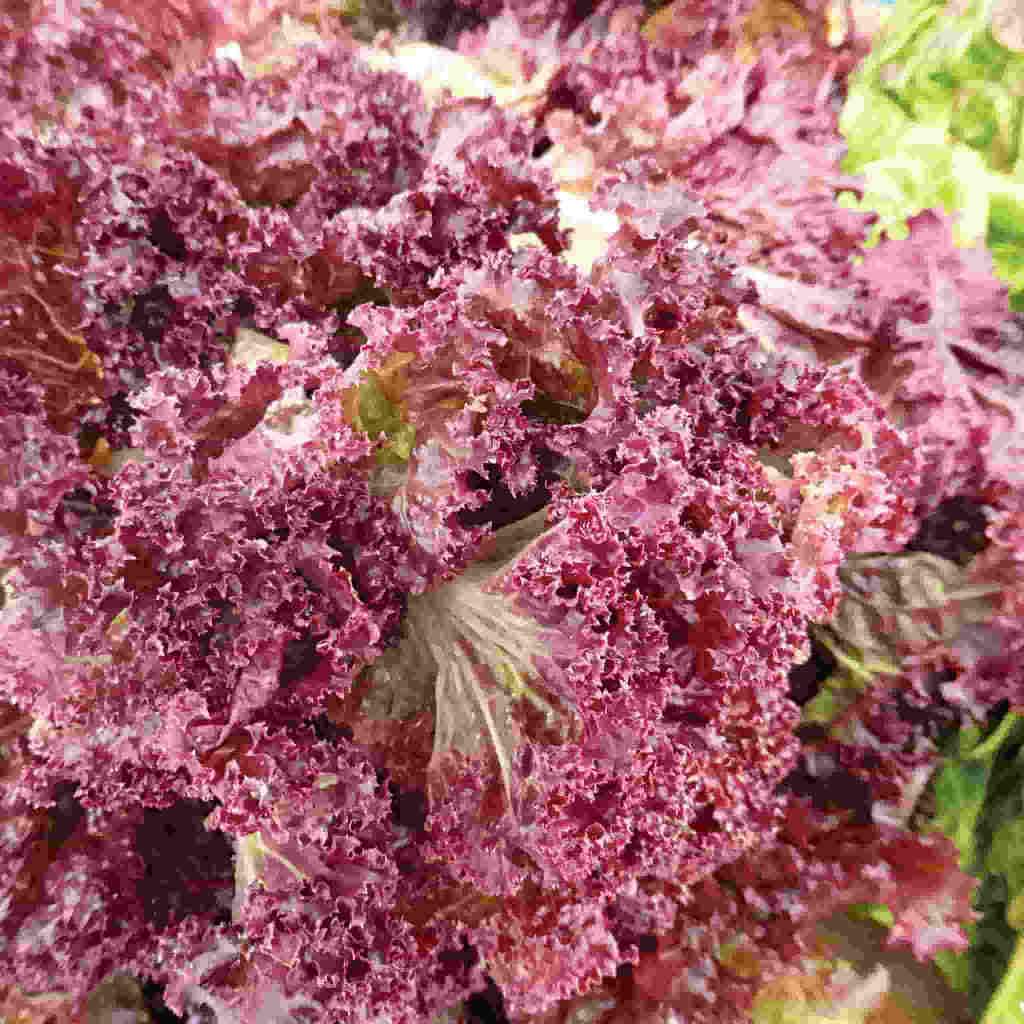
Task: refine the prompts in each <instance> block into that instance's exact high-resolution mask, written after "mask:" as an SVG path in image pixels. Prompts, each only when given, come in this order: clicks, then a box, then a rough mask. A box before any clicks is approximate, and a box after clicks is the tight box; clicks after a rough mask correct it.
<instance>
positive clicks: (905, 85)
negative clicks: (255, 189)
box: [840, 0, 1024, 310]
mask: <svg viewBox="0 0 1024 1024" xmlns="http://www.w3.org/2000/svg"><path fill="white" fill-rule="evenodd" d="M1006 7H1007V5H1006V4H993V3H992V2H983V0H969V2H967V3H962V4H958V5H950V4H947V3H946V0H905V2H903V3H901V4H899V5H898V6H897V8H896V9H895V11H894V12H893V14H892V15H891V17H890V18H889V19H888V21H887V23H886V26H885V28H884V30H883V31H882V32H881V33H880V35H879V37H878V39H877V40H876V44H875V46H874V49H873V50H872V52H871V54H870V55H869V57H868V58H867V59H866V60H865V61H864V63H863V65H862V66H861V68H860V69H859V70H858V72H857V74H856V75H855V76H854V77H853V78H852V79H851V81H850V89H849V94H848V98H847V102H846V106H845V108H844V110H843V114H842V117H841V119H840V128H841V131H842V133H843V135H844V137H845V138H846V141H847V143H848V146H849V150H848V154H847V158H846V161H845V164H844V169H845V170H847V171H849V172H850V173H858V174H862V175H863V176H864V179H865V181H864V191H863V193H862V195H860V196H859V197H855V196H853V195H852V194H851V193H846V194H845V195H844V196H843V197H842V203H843V205H844V206H846V207H848V208H852V209H858V210H862V211H871V212H875V213H877V214H878V221H877V222H876V225H875V228H874V234H873V236H872V238H871V243H872V244H873V243H876V242H877V241H878V240H879V238H880V237H881V236H882V235H883V234H888V235H889V237H891V238H897V239H898V238H905V237H906V232H907V228H906V222H907V220H908V219H909V218H910V217H912V216H914V215H915V214H917V213H919V212H920V211H921V210H925V209H929V208H933V207H938V206H942V207H944V208H945V209H946V210H947V211H948V212H950V213H954V212H955V213H957V214H958V215H959V225H958V227H959V232H960V238H959V241H960V242H961V244H969V243H975V242H982V241H983V242H985V244H987V246H988V247H989V249H990V251H991V253H992V257H993V260H994V261H995V268H996V272H997V274H998V275H999V276H1000V277H1001V278H1002V279H1003V280H1005V281H1006V282H1007V283H1008V284H1009V285H1010V289H1011V301H1012V304H1013V308H1014V309H1017V310H1021V309H1024V147H1022V127H1024V52H1021V51H1019V50H1017V49H1014V48H1012V46H1011V45H1009V44H1012V43H1013V39H1014V36H1013V33H1012V31H1010V29H1009V28H1008V27H1007V25H1008V21H1007V11H1006V10H1004V8H1006Z"/></svg>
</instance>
